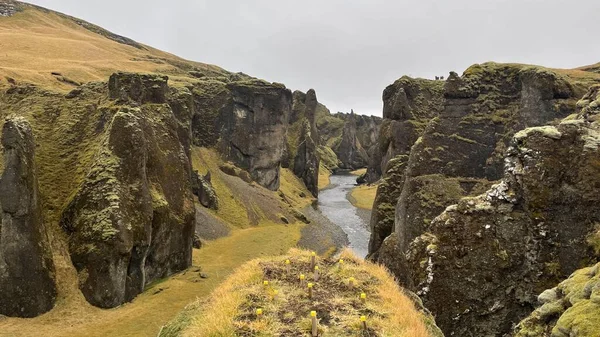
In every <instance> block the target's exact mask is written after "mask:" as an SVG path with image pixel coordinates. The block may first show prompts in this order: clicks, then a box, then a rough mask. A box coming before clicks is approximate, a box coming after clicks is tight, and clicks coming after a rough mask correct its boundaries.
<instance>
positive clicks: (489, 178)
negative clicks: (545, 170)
mask: <svg viewBox="0 0 600 337" xmlns="http://www.w3.org/2000/svg"><path fill="white" fill-rule="evenodd" d="M402 82H403V81H400V83H402ZM435 83H440V82H439V81H438V82H435ZM421 85H422V86H423V85H424V84H421ZM402 88H403V87H402ZM413 90H414V89H413ZM423 90H424V89H421V90H416V91H417V92H422V91H423ZM396 91H398V92H399V93H400V94H398V95H397V96H398V97H399V98H398V102H400V103H398V104H395V103H394V104H395V105H394V106H396V105H397V108H396V109H392V110H390V112H389V114H390V115H392V116H393V115H402V114H405V113H406V112H405V111H406V110H407V109H408V108H401V107H410V106H411V105H410V104H405V103H403V102H405V99H404V96H405V95H404V94H403V91H406V90H398V89H396ZM427 92H428V91H427ZM443 96H444V98H443V100H442V102H443V103H442V105H443V110H442V111H440V112H439V116H438V117H435V118H433V119H431V121H430V122H429V123H428V124H427V127H426V129H425V130H424V131H423V133H422V136H421V137H420V138H418V140H416V141H415V142H414V144H412V147H411V151H410V156H409V160H408V163H407V165H406V170H405V172H404V173H403V176H402V177H401V179H402V180H403V182H402V184H401V192H400V193H399V194H398V195H399V199H398V203H397V205H396V209H395V221H394V228H395V231H396V232H397V240H398V244H399V245H401V250H405V248H406V247H407V245H408V244H409V243H410V242H411V241H412V240H413V239H414V238H415V237H417V236H419V235H420V234H421V233H423V232H424V231H425V230H427V227H428V224H429V223H430V222H431V220H432V219H433V218H434V217H436V216H437V215H438V214H439V213H440V212H441V211H443V210H444V208H445V207H447V206H449V205H451V204H453V203H456V202H457V201H458V200H459V199H460V198H462V197H464V196H469V195H471V196H472V195H478V194H480V193H482V192H484V191H485V190H486V189H487V188H488V187H489V186H490V185H491V184H492V182H494V181H497V180H498V179H500V178H501V176H502V160H503V156H504V151H505V150H506V146H507V143H508V141H509V140H510V137H511V136H512V135H513V134H514V133H515V132H516V131H518V130H520V129H522V128H524V127H527V126H535V125H540V123H543V122H548V121H550V120H552V119H555V118H562V117H565V116H567V115H569V114H572V113H574V112H575V111H576V107H575V104H576V96H577V95H576V93H575V90H574V89H573V87H572V86H571V85H570V84H569V82H567V81H566V80H565V79H564V78H563V77H562V76H560V75H558V74H556V73H554V72H552V71H549V70H546V69H543V68H538V67H525V66H516V65H502V64H495V63H488V64H483V65H474V66H472V67H470V68H469V69H467V70H466V71H465V74H464V75H463V76H462V77H458V75H456V74H455V73H451V74H450V76H449V78H448V80H447V81H446V82H445V87H444V91H443ZM418 101H421V100H418ZM434 101H435V100H434ZM408 102H411V101H410V100H409V101H408ZM388 105H392V104H391V103H390V104H388ZM415 106H416V107H418V108H423V106H422V105H415ZM437 106H438V105H437V104H436V105H433V106H429V107H428V108H434V109H435V108H436V107H437ZM394 111H395V112H394ZM408 111H411V110H408ZM404 124H405V125H406V122H405V123H404ZM412 124H414V123H410V125H412ZM382 133H383V131H382ZM400 134H402V135H405V133H404V132H403V133H400ZM405 143H406V142H405V141H403V142H400V144H405ZM395 148H399V146H395ZM396 183H398V182H396ZM395 193H398V190H397V189H396V190H395ZM375 206H376V207H377V205H375ZM384 213H385V214H383V215H379V214H378V213H376V215H378V216H379V219H377V218H375V219H373V220H374V221H373V222H372V224H371V226H372V228H376V227H378V226H379V224H378V223H379V222H380V221H381V220H380V219H385V218H387V217H389V211H388V212H384ZM380 227H382V228H384V229H385V230H389V229H387V227H385V226H380ZM373 233H374V234H373V235H374V238H373V239H377V237H380V238H381V237H384V236H385V235H380V234H378V233H377V231H374V232H373ZM384 234H385V233H384ZM372 241H374V244H372V247H373V249H376V248H377V241H376V240H372ZM379 244H380V243H379ZM372 253H376V251H375V250H374V251H372Z"/></svg>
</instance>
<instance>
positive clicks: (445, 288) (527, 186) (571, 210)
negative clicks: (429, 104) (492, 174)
mask: <svg viewBox="0 0 600 337" xmlns="http://www.w3.org/2000/svg"><path fill="white" fill-rule="evenodd" d="M599 139H600V132H599V129H598V126H597V125H595V124H593V125H587V124H586V122H584V121H583V120H572V121H564V122H563V123H561V124H560V125H558V126H544V127H533V128H529V129H525V130H523V131H520V132H518V133H517V134H516V135H515V136H514V138H513V141H512V146H511V147H510V148H509V149H508V151H507V157H506V159H505V169H504V173H505V176H504V179H503V180H502V181H501V182H500V183H498V184H496V185H494V186H493V187H492V188H491V189H490V190H489V191H487V192H486V193H485V194H482V195H480V196H477V197H474V198H464V199H462V200H460V202H459V203H458V204H457V205H453V206H450V207H448V208H447V209H446V210H445V211H444V212H443V213H442V214H441V215H440V216H438V217H437V218H436V219H435V220H434V221H433V222H432V224H431V226H430V228H429V232H428V233H425V234H423V235H421V236H419V237H418V238H417V239H415V240H413V241H412V243H411V244H410V247H408V248H407V249H408V252H407V259H408V265H409V268H408V272H410V273H411V276H412V280H413V282H414V284H415V285H416V289H417V290H418V293H419V295H421V296H422V298H423V300H424V303H425V306H426V307H427V308H429V309H430V310H431V311H432V312H433V313H434V314H435V315H436V321H437V322H438V324H439V326H440V327H441V328H442V330H443V331H444V332H445V333H446V334H447V335H456V336H502V335H503V334H505V333H508V332H509V331H510V330H511V326H512V324H514V323H516V322H518V321H519V320H521V319H522V318H523V317H525V316H526V315H527V314H528V313H529V312H531V310H532V308H533V307H534V305H535V304H536V297H537V294H539V293H540V292H542V291H543V290H544V289H546V288H548V287H550V286H552V285H553V284H557V283H558V281H559V280H561V279H564V278H565V277H567V276H568V275H569V274H571V273H572V272H573V271H575V270H577V269H578V268H579V267H580V266H581V265H587V264H589V263H590V262H595V261H598V257H599V255H598V250H597V231H598V227H597V226H598V223H599V221H600V209H598V207H596V206H597V205H598V202H599V201H600V196H599V195H598V193H597V191H598V188H599V187H600V167H599V166H598V159H597V158H598V155H599V154H600V148H599V147H598V146H599V144H600V142H599ZM400 247H402V245H401V244H400ZM568 335H569V334H566V335H564V336H568ZM557 336H558V335H557ZM560 336H563V335H560Z"/></svg>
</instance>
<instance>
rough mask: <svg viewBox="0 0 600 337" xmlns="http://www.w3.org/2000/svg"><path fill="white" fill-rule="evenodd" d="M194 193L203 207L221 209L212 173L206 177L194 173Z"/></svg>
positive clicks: (196, 172)
mask: <svg viewBox="0 0 600 337" xmlns="http://www.w3.org/2000/svg"><path fill="white" fill-rule="evenodd" d="M192 191H193V192H194V195H196V196H197V197H198V201H199V202H200V204H201V205H202V206H204V207H206V208H210V209H212V210H218V209H219V198H218V197H217V192H216V191H215V189H214V187H213V186H212V183H211V175H210V171H208V172H207V173H206V175H204V176H201V175H200V174H198V171H194V172H192Z"/></svg>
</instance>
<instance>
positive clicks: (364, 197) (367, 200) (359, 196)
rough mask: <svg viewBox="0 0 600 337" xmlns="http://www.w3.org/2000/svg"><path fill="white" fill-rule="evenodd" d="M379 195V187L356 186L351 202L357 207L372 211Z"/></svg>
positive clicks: (351, 194)
mask: <svg viewBox="0 0 600 337" xmlns="http://www.w3.org/2000/svg"><path fill="white" fill-rule="evenodd" d="M376 195H377V185H376V184H373V185H360V186H356V187H355V188H353V189H352V191H351V192H350V196H349V198H348V199H349V200H350V202H351V203H352V205H354V206H355V207H358V208H362V209H366V210H371V209H373V203H374V202H375V196H376Z"/></svg>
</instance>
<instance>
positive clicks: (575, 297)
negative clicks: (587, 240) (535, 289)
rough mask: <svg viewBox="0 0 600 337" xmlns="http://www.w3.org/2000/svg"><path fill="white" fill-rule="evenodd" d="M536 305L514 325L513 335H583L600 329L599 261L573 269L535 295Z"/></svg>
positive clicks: (532, 336)
mask: <svg viewBox="0 0 600 337" xmlns="http://www.w3.org/2000/svg"><path fill="white" fill-rule="evenodd" d="M538 303H539V304H540V306H539V307H538V308H537V309H536V310H535V311H534V312H533V313H532V314H531V315H529V316H528V317H527V318H526V319H524V320H523V321H521V323H519V325H517V327H516V329H515V336H516V337H571V336H574V337H583V336H597V335H598V334H599V333H600V326H598V317H599V316H600V264H596V265H595V266H592V267H588V268H583V269H580V270H578V271H576V272H575V273H573V274H572V275H571V276H569V278H568V279H567V280H565V281H563V282H561V283H560V284H559V285H558V286H556V287H554V288H552V289H548V290H545V291H544V292H543V293H541V294H540V295H539V296H538Z"/></svg>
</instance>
